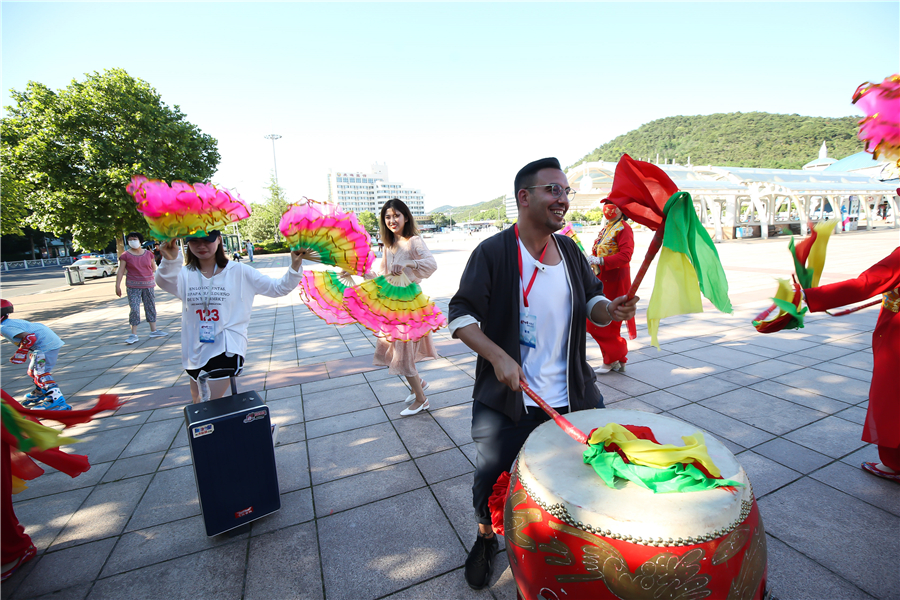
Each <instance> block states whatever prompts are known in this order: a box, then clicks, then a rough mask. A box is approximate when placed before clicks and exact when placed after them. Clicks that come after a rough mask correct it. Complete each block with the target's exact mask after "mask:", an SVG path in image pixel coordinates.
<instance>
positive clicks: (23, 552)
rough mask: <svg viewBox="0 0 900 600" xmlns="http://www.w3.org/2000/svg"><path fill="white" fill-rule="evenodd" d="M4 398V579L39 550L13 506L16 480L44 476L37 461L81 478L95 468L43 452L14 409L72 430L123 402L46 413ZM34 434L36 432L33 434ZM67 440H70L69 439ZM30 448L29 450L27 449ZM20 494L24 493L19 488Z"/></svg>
mask: <svg viewBox="0 0 900 600" xmlns="http://www.w3.org/2000/svg"><path fill="white" fill-rule="evenodd" d="M0 394H2V397H3V404H4V405H5V406H4V407H3V408H4V410H3V420H2V439H0V443H2V448H0V462H2V473H0V483H2V486H0V487H2V489H0V535H2V544H0V550H2V552H0V554H2V563H3V564H4V565H7V564H10V565H11V567H9V570H8V571H4V573H3V579H4V580H5V579H6V578H7V577H9V576H10V575H12V574H13V573H14V572H15V570H16V569H18V568H19V567H20V566H21V565H23V564H24V563H25V562H27V561H28V560H30V559H31V558H33V557H34V555H35V553H36V551H35V548H34V545H33V544H32V543H31V537H30V536H29V535H28V534H27V533H25V528H24V527H22V526H21V525H20V524H19V520H18V518H16V513H15V510H14V509H13V503H12V492H13V477H17V478H18V479H24V480H29V479H34V478H36V477H39V476H40V475H42V474H43V473H44V470H43V469H42V468H41V467H39V466H38V465H37V463H36V462H34V461H35V460H37V461H40V462H42V463H44V464H45V465H47V466H50V467H53V468H54V469H56V470H57V471H62V472H63V473H65V474H66V475H69V476H70V477H77V476H78V475H80V474H82V473H84V472H85V471H87V470H88V469H90V468H91V465H90V463H88V459H87V457H86V456H82V455H79V454H66V453H65V452H63V451H61V450H59V448H47V449H45V450H41V449H40V447H39V446H40V444H35V443H32V442H33V441H34V440H32V439H31V438H29V431H24V430H23V429H22V427H23V426H20V425H19V424H17V423H16V420H15V418H13V415H12V412H11V411H9V409H10V408H11V409H12V410H13V411H15V412H16V413H18V415H19V418H24V419H26V420H28V421H31V422H34V423H38V418H40V419H44V420H53V421H59V422H60V423H63V424H64V425H65V426H66V427H71V426H72V425H75V424H77V423H87V422H88V421H90V420H91V417H93V416H94V415H95V414H97V413H98V412H102V411H105V410H115V409H116V408H118V407H119V406H121V403H120V402H119V399H118V396H112V395H102V396H100V400H99V401H98V402H97V405H96V406H95V407H94V408H90V409H87V410H71V411H46V410H29V409H27V408H24V407H23V406H22V405H21V404H19V403H18V402H16V401H15V400H14V399H13V398H12V396H10V395H9V394H7V393H6V392H5V391H2V390H0ZM32 433H33V432H32ZM66 439H67V438H66ZM25 446H28V447H25ZM18 491H21V489H19V490H18Z"/></svg>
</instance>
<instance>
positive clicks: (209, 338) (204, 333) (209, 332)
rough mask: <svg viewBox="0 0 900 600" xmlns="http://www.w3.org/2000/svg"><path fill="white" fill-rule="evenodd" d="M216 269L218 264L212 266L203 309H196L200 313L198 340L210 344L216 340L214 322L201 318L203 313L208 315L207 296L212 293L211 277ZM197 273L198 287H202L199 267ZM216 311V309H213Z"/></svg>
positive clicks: (214, 274)
mask: <svg viewBox="0 0 900 600" xmlns="http://www.w3.org/2000/svg"><path fill="white" fill-rule="evenodd" d="M217 269H218V265H216V266H215V267H213V274H212V276H210V278H209V279H210V281H209V288H207V289H206V290H205V291H206V298H205V299H204V301H203V310H202V311H197V312H199V313H200V319H201V321H200V342H201V343H203V344H212V343H215V341H216V324H215V323H214V322H210V321H204V320H202V319H203V318H204V315H209V314H210V312H209V297H210V295H211V294H212V287H213V286H212V278H213V277H215V276H216V270H217ZM197 275H198V277H200V287H203V276H202V275H201V274H200V271H199V269H198V270H197ZM215 312H217V313H218V311H215Z"/></svg>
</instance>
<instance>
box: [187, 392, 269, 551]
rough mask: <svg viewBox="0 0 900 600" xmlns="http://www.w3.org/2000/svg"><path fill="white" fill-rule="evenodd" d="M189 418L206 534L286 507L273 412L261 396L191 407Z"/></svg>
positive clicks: (247, 395)
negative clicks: (277, 466) (277, 463)
mask: <svg viewBox="0 0 900 600" xmlns="http://www.w3.org/2000/svg"><path fill="white" fill-rule="evenodd" d="M184 419H185V423H186V425H187V434H188V442H189V445H190V447H191V458H192V459H193V463H194V477H195V479H196V481H197V495H198V496H199V498H200V511H201V512H202V514H203V522H204V524H205V525H206V535H208V536H214V535H218V534H220V533H224V532H226V531H229V530H231V529H234V528H235V527H240V526H241V525H244V524H246V523H249V522H251V521H255V520H256V519H259V518H261V517H264V516H266V515H269V514H272V513H273V512H275V511H277V510H279V509H280V508H281V496H280V495H279V493H278V473H277V472H276V469H275V448H274V444H273V435H272V434H273V428H272V425H271V420H270V418H269V408H268V407H267V406H266V404H265V403H264V402H263V401H262V400H261V399H260V397H259V395H258V394H257V393H256V392H244V393H241V394H234V395H232V396H226V397H225V398H219V399H217V400H210V401H209V402H202V403H200V404H188V405H187V406H186V407H184Z"/></svg>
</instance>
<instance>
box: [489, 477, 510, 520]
mask: <svg viewBox="0 0 900 600" xmlns="http://www.w3.org/2000/svg"><path fill="white" fill-rule="evenodd" d="M509 480H510V476H509V472H507V471H503V472H502V473H500V477H498V478H497V483H495V484H494V488H493V490H494V491H493V492H492V493H491V497H490V498H488V508H489V509H491V527H493V528H494V533H496V534H497V535H504V533H503V512H504V510H505V509H506V496H507V495H508V494H509Z"/></svg>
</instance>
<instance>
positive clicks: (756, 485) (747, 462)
mask: <svg viewBox="0 0 900 600" xmlns="http://www.w3.org/2000/svg"><path fill="white" fill-rule="evenodd" d="M735 458H737V460H738V462H739V463H740V465H741V466H742V467H743V468H744V471H745V472H746V473H747V477H748V478H749V479H750V485H752V486H753V495H754V496H755V497H756V498H761V497H763V496H765V495H766V494H768V493H769V492H772V491H773V490H777V489H778V488H780V487H783V486H785V485H787V484H788V483H790V482H792V481H795V480H797V479H799V478H800V477H802V476H803V473H798V472H797V471H794V470H793V469H789V468H787V467H785V466H782V465H780V464H778V463H777V462H775V461H773V460H769V459H768V458H766V457H765V456H762V455H759V454H756V453H755V452H753V451H750V450H746V451H744V452H741V453H739V454H737V455H735Z"/></svg>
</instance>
